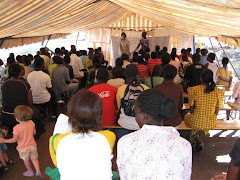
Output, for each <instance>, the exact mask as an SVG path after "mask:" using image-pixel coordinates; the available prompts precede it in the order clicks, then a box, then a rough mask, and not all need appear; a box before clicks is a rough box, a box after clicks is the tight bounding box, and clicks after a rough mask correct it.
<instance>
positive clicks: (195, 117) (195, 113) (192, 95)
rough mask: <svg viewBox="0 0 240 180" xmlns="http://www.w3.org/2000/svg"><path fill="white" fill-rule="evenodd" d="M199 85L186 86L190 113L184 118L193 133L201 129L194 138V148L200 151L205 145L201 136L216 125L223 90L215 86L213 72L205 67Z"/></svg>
mask: <svg viewBox="0 0 240 180" xmlns="http://www.w3.org/2000/svg"><path fill="white" fill-rule="evenodd" d="M201 83H202V84H201V85H199V86H194V87H190V88H188V102H189V105H190V113H191V114H187V115H186V116H185V118H184V121H185V122H186V124H187V126H188V127H190V128H193V129H195V131H193V134H196V133H197V132H198V131H202V132H201V133H200V134H199V136H197V137H196V138H195V141H196V150H197V151H200V150H202V149H203V148H204V147H205V146H204V144H203V143H202V141H201V137H202V136H204V135H205V134H208V131H209V130H211V129H213V128H214V127H215V126H216V121H217V115H218V112H219V108H220V107H222V105H223V98H224V92H225V91H224V90H222V89H218V88H216V84H215V82H214V80H213V72H212V71H211V70H210V69H205V70H204V71H202V73H201Z"/></svg>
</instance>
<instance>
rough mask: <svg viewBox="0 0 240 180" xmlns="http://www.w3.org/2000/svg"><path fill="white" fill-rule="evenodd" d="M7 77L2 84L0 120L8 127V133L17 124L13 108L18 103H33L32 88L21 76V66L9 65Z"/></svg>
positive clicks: (29, 104) (30, 104)
mask: <svg viewBox="0 0 240 180" xmlns="http://www.w3.org/2000/svg"><path fill="white" fill-rule="evenodd" d="M8 72H9V78H10V79H8V80H6V81H5V82H4V83H3V85H2V100H3V109H2V113H1V121H2V123H3V125H5V126H8V127H9V133H12V130H13V127H14V126H15V125H16V124H17V121H16V120H15V117H14V109H15V107H17V106H18V105H27V106H32V105H33V97H32V90H31V87H30V85H29V84H28V83H27V82H26V81H22V80H21V78H22V76H21V66H20V65H19V64H12V65H10V67H9V71H8Z"/></svg>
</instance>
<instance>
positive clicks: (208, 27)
mask: <svg viewBox="0 0 240 180" xmlns="http://www.w3.org/2000/svg"><path fill="white" fill-rule="evenodd" d="M239 8H240V0H168V1H166V0H151V1H149V0H96V1H94V0H74V1H70V0H21V1H19V0H4V1H1V2H0V38H1V40H2V41H1V42H0V45H1V48H3V47H5V48H8V47H12V46H19V45H22V44H23V43H29V42H36V41H37V39H38V40H40V41H41V40H42V39H47V38H48V37H49V35H52V34H54V36H52V37H51V38H57V37H61V36H64V35H66V34H68V33H72V32H76V31H82V30H89V29H94V28H99V27H109V26H111V27H114V26H116V27H119V24H117V23H118V22H121V21H122V22H123V21H125V22H132V20H133V21H134V20H136V19H138V20H137V21H134V22H132V23H130V24H132V25H131V27H130V28H129V29H133V30H139V29H140V28H144V27H141V26H147V27H145V28H149V27H150V26H153V27H158V26H161V27H166V28H171V29H175V30H178V31H182V32H186V33H190V34H194V35H201V36H208V37H220V38H219V39H220V40H222V41H224V42H228V43H230V42H231V43H233V44H234V43H235V44H237V41H235V40H234V41H232V40H231V38H233V39H234V38H235V39H238V35H239V30H240V10H239ZM140 17H142V18H145V19H147V20H146V21H142V20H141V19H140ZM142 22H144V24H141V23H142ZM145 22H148V23H145ZM128 24H129V23H128ZM120 26H122V27H123V26H125V25H124V24H122V25H120ZM124 28H125V27H124ZM147 30H148V29H147ZM10 41H11V42H10Z"/></svg>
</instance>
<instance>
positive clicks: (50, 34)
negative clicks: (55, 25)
mask: <svg viewBox="0 0 240 180" xmlns="http://www.w3.org/2000/svg"><path fill="white" fill-rule="evenodd" d="M51 36H52V35H51V34H50V35H49V36H48V40H47V43H46V45H45V47H47V44H48V41H49V40H50V38H51Z"/></svg>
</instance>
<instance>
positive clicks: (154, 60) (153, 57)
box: [147, 52, 162, 76]
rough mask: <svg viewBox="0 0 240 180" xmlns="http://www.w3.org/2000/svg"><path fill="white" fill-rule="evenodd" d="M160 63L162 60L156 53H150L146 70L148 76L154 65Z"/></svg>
mask: <svg viewBox="0 0 240 180" xmlns="http://www.w3.org/2000/svg"><path fill="white" fill-rule="evenodd" d="M158 64H162V61H161V60H160V59H158V55H157V53H156V52H152V53H151V59H148V64H147V66H148V71H149V72H150V76H152V72H153V68H154V66H155V65H158Z"/></svg>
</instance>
